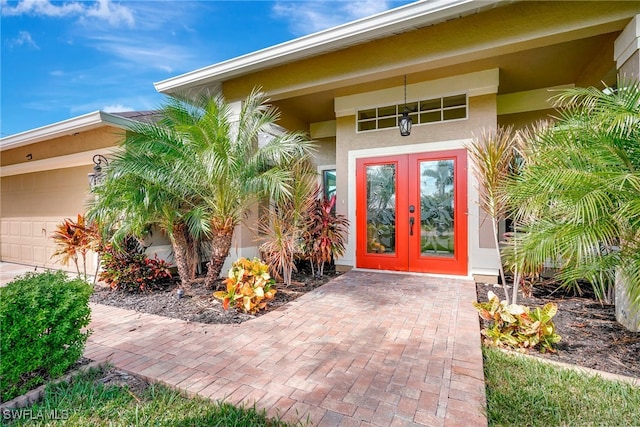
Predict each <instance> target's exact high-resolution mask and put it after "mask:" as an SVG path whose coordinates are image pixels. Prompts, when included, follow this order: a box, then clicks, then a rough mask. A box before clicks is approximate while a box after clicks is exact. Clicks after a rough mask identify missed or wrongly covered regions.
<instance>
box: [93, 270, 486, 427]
mask: <svg viewBox="0 0 640 427" xmlns="http://www.w3.org/2000/svg"><path fill="white" fill-rule="evenodd" d="M473 300H475V286H474V284H473V282H471V281H464V280H456V279H448V278H434V277H427V276H422V275H407V274H391V273H377V272H364V271H351V272H349V273H346V274H344V275H342V276H340V277H338V278H336V279H335V280H333V281H331V282H330V283H327V284H326V285H324V286H322V287H320V288H318V289H316V290H315V291H313V292H310V293H307V294H306V295H304V296H302V297H300V298H298V299H297V300H296V301H294V302H292V303H290V304H289V305H288V306H286V307H285V308H281V309H278V310H276V311H273V312H271V313H268V314H266V315H263V316H261V317H259V318H257V319H254V320H250V321H248V322H245V323H243V324H240V325H205V324H200V323H193V322H185V321H181V320H176V319H169V318H165V317H161V316H154V315H149V314H143V313H138V312H135V311H131V310H124V309H119V308H114V307H108V306H105V305H100V304H92V305H91V308H92V310H93V320H92V323H91V328H93V330H94V332H93V335H92V336H91V337H90V338H89V341H88V343H87V347H86V352H85V356H86V357H89V358H91V359H94V360H110V361H111V362H112V363H113V364H114V365H115V366H116V367H118V368H121V369H124V370H126V371H129V372H131V373H135V374H138V375H141V376H143V377H146V378H147V379H148V380H151V381H158V382H161V383H165V384H167V385H170V386H172V387H176V388H178V389H181V390H183V391H186V392H187V393H189V394H191V395H195V394H197V395H200V396H204V397H208V398H211V399H214V400H217V399H226V400H227V401H230V402H232V403H244V404H247V405H253V404H254V403H255V404H256V406H257V407H258V408H264V409H266V410H267V411H268V413H269V414H270V415H276V414H279V415H280V416H281V417H283V418H284V419H287V420H297V419H307V417H308V419H309V420H310V421H311V422H312V424H313V425H320V426H338V425H343V426H365V425H375V426H413V425H427V426H441V425H445V426H458V425H459V426H486V424H487V420H486V416H485V415H484V407H485V392H484V376H483V371H482V354H481V351H480V336H479V335H480V334H479V322H478V316H477V314H476V312H475V310H474V308H473V307H472V305H471V301H473Z"/></svg>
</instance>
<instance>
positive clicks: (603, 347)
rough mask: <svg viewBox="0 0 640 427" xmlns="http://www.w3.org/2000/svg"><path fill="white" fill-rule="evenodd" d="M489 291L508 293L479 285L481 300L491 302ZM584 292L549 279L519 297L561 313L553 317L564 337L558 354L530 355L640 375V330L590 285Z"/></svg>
mask: <svg viewBox="0 0 640 427" xmlns="http://www.w3.org/2000/svg"><path fill="white" fill-rule="evenodd" d="M489 290H491V291H493V293H495V294H496V295H498V296H499V297H500V298H501V299H502V298H503V296H504V293H503V290H502V286H499V287H497V286H495V285H484V284H477V285H476V291H477V294H478V301H487V300H488V298H487V292H488V291H489ZM582 291H583V294H582V295H575V294H573V293H571V292H567V291H564V290H562V289H558V286H557V284H556V283H554V282H552V281H548V280H547V281H544V282H542V283H537V284H535V285H534V286H533V288H532V295H531V296H529V297H527V296H522V295H520V296H519V297H518V304H520V305H525V306H528V307H531V308H533V307H542V306H544V305H545V304H546V303H548V302H555V303H556V304H557V305H558V313H557V314H556V315H555V317H554V318H553V323H554V324H555V326H556V333H557V334H559V335H560V336H561V337H562V340H561V341H560V342H559V343H558V344H557V347H556V348H557V353H555V354H552V353H547V354H541V353H538V352H535V353H531V352H530V353H529V354H533V355H535V356H538V357H543V358H548V359H551V360H555V361H558V362H564V363H569V364H572V365H579V366H583V367H586V368H591V369H597V370H600V371H605V372H610V373H613V374H618V375H626V376H630V377H636V378H640V332H630V331H628V330H627V329H625V328H624V327H623V326H622V325H620V324H619V323H618V322H617V321H616V316H615V307H614V306H613V305H606V304H601V303H600V302H598V301H597V300H596V299H595V298H594V296H593V294H592V292H591V291H590V289H588V288H587V287H583V288H582Z"/></svg>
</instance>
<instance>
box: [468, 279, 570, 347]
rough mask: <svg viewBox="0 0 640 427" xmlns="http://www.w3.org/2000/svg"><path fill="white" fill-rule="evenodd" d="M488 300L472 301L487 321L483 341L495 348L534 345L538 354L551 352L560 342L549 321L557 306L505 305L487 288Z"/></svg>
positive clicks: (548, 304) (550, 304) (551, 304)
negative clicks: (531, 307)
mask: <svg viewBox="0 0 640 427" xmlns="http://www.w3.org/2000/svg"><path fill="white" fill-rule="evenodd" d="M488 298H489V301H487V302H474V303H473V306H474V307H475V308H476V310H478V313H479V314H480V317H481V318H482V319H484V320H486V321H489V322H491V324H490V325H489V327H487V328H484V329H482V331H480V332H481V334H482V335H483V336H484V342H485V344H488V345H492V346H495V347H505V346H506V347H512V348H523V349H526V348H535V349H538V350H540V351H541V352H542V353H545V352H547V351H548V352H551V353H555V351H556V350H555V349H554V348H553V345H554V344H556V343H558V342H560V339H561V337H560V335H558V334H556V328H555V325H554V324H553V321H552V320H551V319H552V318H553V316H555V315H556V313H557V312H558V306H557V305H556V304H554V303H551V302H550V303H547V304H545V306H544V307H542V308H540V307H536V308H535V309H533V310H531V309H530V308H529V307H526V306H523V305H519V304H508V303H507V301H500V299H499V298H498V296H497V295H496V294H494V293H493V292H491V291H489V294H488Z"/></svg>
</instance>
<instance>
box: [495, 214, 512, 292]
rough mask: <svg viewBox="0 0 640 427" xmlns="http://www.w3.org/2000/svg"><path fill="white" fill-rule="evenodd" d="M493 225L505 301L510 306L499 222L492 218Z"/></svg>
mask: <svg viewBox="0 0 640 427" xmlns="http://www.w3.org/2000/svg"><path fill="white" fill-rule="evenodd" d="M491 225H493V241H494V243H495V245H496V252H497V253H498V263H499V265H498V269H499V271H500V280H502V289H503V290H504V299H505V300H506V301H507V304H509V289H508V288H507V281H506V280H505V278H504V268H503V267H502V255H501V254H500V242H499V241H498V221H497V220H496V219H495V218H493V217H492V218H491Z"/></svg>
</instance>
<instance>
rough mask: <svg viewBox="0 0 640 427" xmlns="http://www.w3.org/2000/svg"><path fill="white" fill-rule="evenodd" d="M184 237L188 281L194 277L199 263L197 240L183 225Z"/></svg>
mask: <svg viewBox="0 0 640 427" xmlns="http://www.w3.org/2000/svg"><path fill="white" fill-rule="evenodd" d="M185 239H186V242H187V243H186V255H187V264H188V266H189V281H193V280H195V278H196V274H197V272H198V264H199V263H200V255H199V254H198V241H197V240H195V239H194V238H193V237H192V236H191V233H189V231H188V230H187V229H186V227H185Z"/></svg>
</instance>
